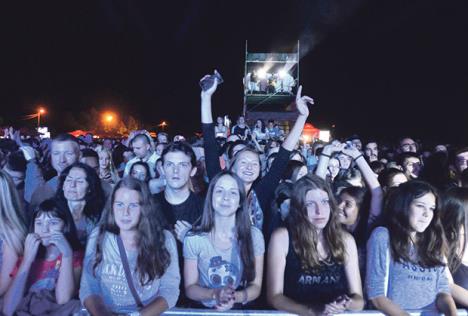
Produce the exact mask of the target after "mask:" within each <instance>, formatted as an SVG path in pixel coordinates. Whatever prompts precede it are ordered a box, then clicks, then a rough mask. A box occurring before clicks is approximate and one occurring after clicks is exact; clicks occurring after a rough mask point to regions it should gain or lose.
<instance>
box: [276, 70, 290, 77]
mask: <svg viewBox="0 0 468 316" xmlns="http://www.w3.org/2000/svg"><path fill="white" fill-rule="evenodd" d="M287 73H288V72H287V71H286V70H284V69H281V70H280V71H278V76H279V77H280V78H281V79H282V78H284V77H286V74H287Z"/></svg>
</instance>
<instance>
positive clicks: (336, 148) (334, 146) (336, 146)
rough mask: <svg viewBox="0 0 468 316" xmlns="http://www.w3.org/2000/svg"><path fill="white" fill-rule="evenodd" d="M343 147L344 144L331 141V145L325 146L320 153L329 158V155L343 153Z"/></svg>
mask: <svg viewBox="0 0 468 316" xmlns="http://www.w3.org/2000/svg"><path fill="white" fill-rule="evenodd" d="M345 146H346V144H345V143H340V142H336V141H333V142H332V143H330V144H328V145H326V146H325V147H323V150H322V153H324V154H326V155H329V156H330V155H332V154H334V153H336V152H340V151H343V149H344V148H345Z"/></svg>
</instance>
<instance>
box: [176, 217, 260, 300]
mask: <svg viewBox="0 0 468 316" xmlns="http://www.w3.org/2000/svg"><path fill="white" fill-rule="evenodd" d="M251 232H252V242H253V249H254V255H255V256H261V255H263V254H264V253H265V241H264V239H263V235H262V232H261V231H260V230H259V229H258V228H256V227H253V226H252V228H251ZM184 258H185V259H193V260H197V266H198V274H199V277H198V282H199V285H200V286H202V287H204V288H210V289H213V288H220V287H225V286H227V285H231V286H233V287H234V288H237V287H238V286H239V285H240V282H241V278H242V274H243V271H244V268H243V266H242V259H241V256H240V252H239V248H238V246H237V244H234V245H233V246H232V248H230V249H218V248H216V247H215V246H214V245H213V244H212V242H211V239H210V234H209V233H200V234H190V233H189V234H187V236H186V237H185V239H184ZM202 304H203V305H205V306H207V307H213V306H215V305H216V301H215V300H207V301H202Z"/></svg>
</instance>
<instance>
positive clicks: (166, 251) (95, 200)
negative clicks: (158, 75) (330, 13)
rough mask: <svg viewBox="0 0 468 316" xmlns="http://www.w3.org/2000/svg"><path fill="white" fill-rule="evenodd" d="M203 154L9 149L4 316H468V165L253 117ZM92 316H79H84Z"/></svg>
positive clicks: (1, 269) (2, 252) (95, 144)
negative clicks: (218, 314)
mask: <svg viewBox="0 0 468 316" xmlns="http://www.w3.org/2000/svg"><path fill="white" fill-rule="evenodd" d="M217 88H218V86H217V82H216V80H215V81H214V84H213V85H212V86H211V87H210V88H209V89H206V90H203V91H202V92H201V124H202V130H203V136H202V137H201V138H197V137H193V138H185V137H183V136H181V135H176V136H175V137H174V138H173V139H172V141H171V139H170V137H169V135H168V134H166V133H159V134H158V135H157V138H156V139H153V138H152V137H151V136H150V135H149V133H147V132H145V131H134V132H132V133H131V134H130V135H129V137H128V138H127V139H122V140H116V139H99V140H96V139H94V138H93V137H91V136H89V135H88V136H83V137H79V138H75V137H73V136H71V135H69V134H61V135H58V136H56V137H54V138H53V139H52V140H47V139H44V140H39V139H36V138H23V137H21V135H20V134H19V132H18V131H17V130H14V129H13V128H9V129H5V131H4V138H3V139H1V140H0V150H1V151H0V166H1V170H0V307H1V310H2V313H3V314H4V315H7V316H10V315H72V314H74V313H85V312H84V310H86V311H87V313H89V314H90V315H133V316H135V315H144V316H147V315H159V314H161V313H163V312H164V311H166V310H167V309H170V308H172V307H175V306H177V307H187V308H208V309H210V308H212V309H216V310H218V311H225V310H229V309H277V310H282V311H286V312H290V313H294V314H298V315H333V314H337V313H341V312H345V311H360V310H363V309H377V310H379V311H381V312H383V313H385V314H388V315H405V314H407V311H408V310H414V309H420V310H427V311H429V312H439V313H443V314H445V315H456V314H457V308H467V307H468V251H467V250H466V248H467V244H468V239H467V236H468V147H460V146H459V147H451V146H448V145H445V144H438V145H435V146H434V147H433V148H427V147H423V146H422V144H420V143H418V142H416V141H415V140H414V139H413V138H410V137H403V138H401V139H400V141H399V142H398V143H397V144H396V145H395V146H394V147H391V146H389V145H388V144H379V143H378V142H377V141H376V140H368V141H367V142H365V143H363V142H362V141H361V139H360V138H359V137H358V136H356V135H354V136H351V137H349V138H348V139H344V140H338V139H335V140H333V141H331V142H330V143H322V142H319V141H317V142H315V143H313V144H307V143H305V142H299V139H300V137H301V133H302V130H303V128H304V124H305V123H306V120H307V118H308V116H309V108H308V106H309V105H312V104H313V99H312V98H310V97H308V96H303V95H302V87H298V91H297V96H296V107H297V112H298V117H297V119H296V120H295V122H294V125H293V126H292V127H291V129H290V130H289V132H288V133H284V131H283V130H282V129H281V128H280V127H278V126H277V125H275V124H274V122H272V121H271V122H268V125H267V126H265V124H264V123H263V122H262V121H261V120H258V121H257V122H256V123H255V126H254V128H252V129H251V128H249V127H248V126H247V124H246V122H245V119H244V117H242V116H241V117H240V118H239V120H238V122H237V125H235V126H234V127H233V128H232V130H230V129H229V128H227V127H226V126H224V125H223V120H222V118H217V120H216V122H215V121H214V120H213V115H212V113H213V109H212V102H211V99H212V95H213V94H214V93H215V92H216V90H217ZM80 315H81V314H80Z"/></svg>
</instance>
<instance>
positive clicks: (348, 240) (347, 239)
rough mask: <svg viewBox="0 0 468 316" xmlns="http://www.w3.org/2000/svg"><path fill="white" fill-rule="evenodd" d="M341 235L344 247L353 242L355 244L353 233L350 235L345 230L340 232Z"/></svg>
mask: <svg viewBox="0 0 468 316" xmlns="http://www.w3.org/2000/svg"><path fill="white" fill-rule="evenodd" d="M342 234H343V235H342V236H343V242H344V244H345V247H346V248H348V246H352V245H353V244H354V245H356V240H355V239H354V237H353V235H351V234H350V233H349V232H347V231H343V232H342Z"/></svg>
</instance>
